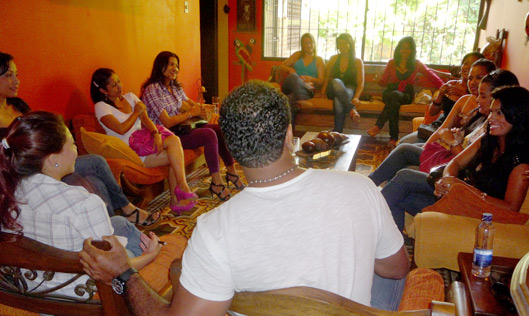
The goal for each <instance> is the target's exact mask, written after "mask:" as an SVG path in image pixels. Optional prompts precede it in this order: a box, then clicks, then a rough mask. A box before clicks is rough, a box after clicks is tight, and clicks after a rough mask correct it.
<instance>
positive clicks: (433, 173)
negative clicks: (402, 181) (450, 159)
mask: <svg viewBox="0 0 529 316" xmlns="http://www.w3.org/2000/svg"><path fill="white" fill-rule="evenodd" d="M447 165H448V163H444V164H442V165H439V166H435V167H433V168H432V169H430V173H429V174H428V177H427V178H426V181H427V182H428V184H429V185H430V186H431V187H432V188H433V189H435V183H436V182H437V180H439V179H441V178H442V177H443V172H444V171H445V168H446V166H447Z"/></svg>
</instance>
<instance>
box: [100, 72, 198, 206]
mask: <svg viewBox="0 0 529 316" xmlns="http://www.w3.org/2000/svg"><path fill="white" fill-rule="evenodd" d="M90 96H91V97H92V101H93V102H94V104H95V105H94V108H95V114H96V117H97V119H98V120H99V123H101V126H103V128H104V129H105V132H106V133H107V135H111V136H115V137H117V138H119V139H121V140H122V141H123V142H125V143H126V144H128V145H131V142H130V141H131V139H132V137H131V136H132V135H133V133H134V132H136V131H138V130H140V129H141V128H142V125H143V126H144V127H145V128H146V129H147V130H148V131H149V132H150V135H149V136H151V137H150V138H149V140H150V142H149V143H145V147H150V148H151V149H153V150H154V153H149V154H146V153H144V154H143V153H141V152H137V153H138V155H139V156H140V158H141V159H142V160H143V162H144V164H145V166H146V167H159V166H165V165H169V167H170V168H169V177H168V179H169V186H170V190H169V191H170V194H171V201H172V202H171V206H170V207H171V210H173V211H174V212H176V213H178V214H180V213H182V212H184V211H188V210H190V209H191V208H193V206H195V204H196V201H195V200H196V199H197V195H196V194H195V193H193V192H191V189H190V188H189V186H188V185H187V181H186V174H185V166H184V152H183V149H182V145H181V143H180V140H179V138H178V137H176V136H175V135H168V136H167V137H165V136H164V137H165V138H163V137H162V135H161V132H160V129H159V128H158V127H157V126H155V125H154V123H153V122H152V121H151V120H150V119H149V117H148V116H147V112H146V106H145V104H143V102H141V101H140V99H138V97H137V96H136V95H134V93H132V92H129V93H126V94H123V91H122V87H121V81H120V79H119V77H118V75H117V74H116V73H115V72H114V71H113V70H112V69H108V68H99V69H97V70H96V71H95V72H94V74H93V75H92V80H91V82H90Z"/></svg>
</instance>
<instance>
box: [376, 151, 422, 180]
mask: <svg viewBox="0 0 529 316" xmlns="http://www.w3.org/2000/svg"><path fill="white" fill-rule="evenodd" d="M422 151H423V149H422V147H421V146H420V145H419V144H399V145H398V146H397V148H395V149H394V150H392V151H391V152H390V153H389V155H388V156H387V157H386V159H384V161H382V163H381V164H380V166H378V168H377V169H376V170H375V171H373V173H371V174H370V175H369V178H370V179H371V180H373V182H375V184H376V185H377V186H378V185H380V184H381V183H382V182H384V181H388V180H391V179H392V178H393V177H394V176H395V175H396V174H397V172H398V171H399V170H401V169H404V168H406V167H407V166H418V165H419V164H420V161H419V158H420V156H421V153H422Z"/></svg>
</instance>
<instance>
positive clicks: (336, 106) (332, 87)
mask: <svg viewBox="0 0 529 316" xmlns="http://www.w3.org/2000/svg"><path fill="white" fill-rule="evenodd" d="M354 95H355V88H353V87H348V86H346V85H345V84H344V82H343V81H342V80H340V79H337V78H335V79H332V80H331V82H329V88H328V93H327V97H328V98H329V99H332V110H333V112H334V128H333V131H336V132H339V133H341V132H343V126H344V123H345V116H346V115H347V114H348V113H349V112H350V111H351V110H352V109H354V108H355V106H354V104H353V103H352V102H351V100H352V99H353V96H354Z"/></svg>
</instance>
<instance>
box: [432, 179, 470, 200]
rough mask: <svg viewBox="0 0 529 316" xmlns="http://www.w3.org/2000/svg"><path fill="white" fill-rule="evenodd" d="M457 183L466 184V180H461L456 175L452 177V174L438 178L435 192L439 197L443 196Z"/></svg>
mask: <svg viewBox="0 0 529 316" xmlns="http://www.w3.org/2000/svg"><path fill="white" fill-rule="evenodd" d="M456 183H463V184H466V183H465V182H463V181H461V180H459V179H458V178H456V177H452V176H447V177H442V178H441V179H439V180H437V182H436V183H435V191H434V193H433V194H434V195H435V196H437V197H442V196H443V195H445V194H447V193H448V192H449V191H450V189H451V188H452V185H454V184H456Z"/></svg>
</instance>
